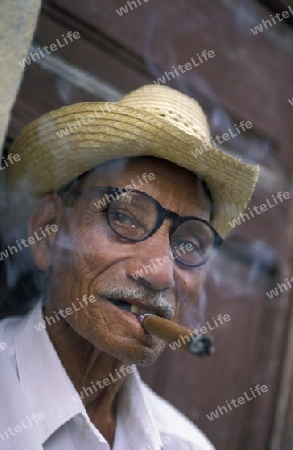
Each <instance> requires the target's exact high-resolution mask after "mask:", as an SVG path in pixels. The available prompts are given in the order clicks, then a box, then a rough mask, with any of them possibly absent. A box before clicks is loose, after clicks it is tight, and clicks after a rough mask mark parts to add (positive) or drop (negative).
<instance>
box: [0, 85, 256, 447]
mask: <svg viewBox="0 0 293 450" xmlns="http://www.w3.org/2000/svg"><path fill="white" fill-rule="evenodd" d="M196 149H197V150H198V149H201V152H197V153H196V155H197V156H196V157H195V155H194V150H196ZM11 154H12V155H19V160H18V161H17V162H15V163H14V164H11V165H10V166H9V167H7V168H6V171H7V177H6V184H7V194H8V196H9V200H10V204H11V215H12V216H13V218H14V221H15V224H19V223H20V220H23V221H24V218H27V223H28V226H27V232H26V235H25V236H21V237H22V238H23V239H22V240H20V239H17V242H16V241H14V247H15V248H16V249H17V252H20V251H21V250H25V251H27V250H26V249H25V248H27V247H28V250H29V251H30V252H31V254H32V259H33V263H34V265H35V267H36V268H37V269H38V270H39V271H40V273H41V272H42V273H43V274H44V275H45V288H44V289H43V292H42V298H41V299H39V300H38V301H36V303H35V305H34V307H33V309H32V310H31V311H30V312H29V313H28V314H26V315H25V316H23V317H21V316H18V317H9V318H6V319H4V320H2V321H1V323H0V342H3V343H4V345H5V350H3V351H1V352H0V359H1V374H0V381H1V383H0V391H1V401H2V411H3V407H4V409H5V414H4V413H3V412H2V413H1V420H0V425H1V426H0V430H3V431H0V442H1V448H7V449H18V448H19V449H25V450H37V449H41V448H44V449H45V450H51V449H52V450H53V449H54V450H58V449H62V450H71V449H74V448H76V449H79V450H82V449H94V448H95V449H105V450H106V449H109V448H113V449H115V450H126V449H127V450H129V449H135V450H144V449H147V450H150V449H152V450H155V449H156V450H159V449H162V448H164V449H165V448H166V449H168V450H175V449H176V450H178V449H182V450H183V449H194V450H195V449H197V450H199V449H201V450H204V449H206V450H207V449H211V448H213V447H212V445H211V444H210V443H209V441H208V440H207V439H206V438H205V436H204V435H203V434H202V433H201V432H200V431H199V430H198V429H197V428H196V427H195V426H194V425H193V424H192V423H191V422H189V421H188V420H187V419H186V418H185V417H184V416H182V414H180V413H179V412H178V411H176V410H175V409H174V408H173V407H172V406H171V405H169V404H168V403H166V402H165V401H164V400H162V399H161V398H159V397H158V396H157V395H156V394H155V393H154V392H152V391H151V390H150V389H149V388H148V387H147V386H146V385H145V384H144V383H143V382H142V381H141V380H140V377H139V375H138V372H137V370H136V367H135V366H136V365H138V366H143V365H147V364H151V363H153V362H154V361H155V360H156V359H157V358H158V356H159V355H160V353H161V352H162V351H163V349H164V346H165V344H164V342H162V341H161V340H159V339H158V338H156V337H155V336H153V335H151V334H147V333H146V332H145V331H144V329H143V327H142V325H141V324H140V322H139V320H138V315H140V314H142V313H150V314H154V315H158V316H161V317H165V318H167V319H172V320H174V321H178V319H179V314H180V306H181V305H182V304H185V303H186V302H187V301H188V302H194V303H196V299H197V296H198V293H199V292H200V290H201V288H202V285H203V283H204V280H205V266H204V263H205V262H206V261H207V260H208V258H209V257H210V256H211V254H212V252H213V250H214V249H215V248H216V247H217V246H218V245H219V244H220V243H221V241H222V237H224V236H225V235H226V234H227V232H228V231H229V225H228V223H229V221H230V220H231V219H232V218H235V217H237V216H238V214H239V213H240V212H241V211H243V209H244V208H245V207H246V206H247V204H248V201H249V199H250V197H251V194H252V192H253V189H254V186H255V183H256V179H257V174H258V168H256V167H253V166H248V165H246V164H244V163H242V162H240V161H238V160H235V159H233V158H231V157H229V156H227V155H224V154H222V153H221V152H220V151H218V150H216V149H215V148H213V147H212V146H211V145H210V137H209V130H208V126H207V122H206V119H205V116H204V114H203V112H202V110H201V108H200V106H199V105H198V104H197V102H195V101H194V100H192V99H190V98H189V97H187V96H185V95H184V94H181V93H179V92H177V91H175V90H173V89H170V88H168V87H163V86H144V87H142V88H140V89H138V90H137V91H134V92H132V93H130V94H129V95H127V96H126V97H124V98H123V99H121V100H120V101H119V102H117V103H107V104H104V103H81V104H76V105H72V106H68V107H64V108H61V109H59V110H57V111H53V112H51V113H49V114H46V115H45V116H43V117H41V118H40V119H38V120H36V121H34V122H33V123H31V124H30V125H29V126H28V127H26V128H25V129H24V130H23V131H22V133H21V134H20V136H19V137H18V138H17V139H16V141H15V142H14V144H13V146H12V148H11ZM24 237H25V239H24ZM7 248H8V247H7ZM9 248H10V250H9V251H10V253H14V252H15V251H14V250H13V242H11V239H10V242H9ZM7 251H8V250H7ZM10 253H7V255H8V256H10ZM8 256H7V261H8ZM167 256H168V258H166V257H167ZM20 300H21V299H20Z"/></svg>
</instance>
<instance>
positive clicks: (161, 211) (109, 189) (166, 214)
mask: <svg viewBox="0 0 293 450" xmlns="http://www.w3.org/2000/svg"><path fill="white" fill-rule="evenodd" d="M89 190H90V191H92V192H95V191H100V190H104V191H105V194H107V195H108V196H110V195H111V196H114V195H117V192H118V196H119V195H121V194H123V193H128V192H135V193H137V194H140V195H143V196H145V197H147V198H148V199H149V200H150V201H151V202H152V203H153V204H154V205H155V209H156V211H157V219H156V223H155V226H154V228H153V229H152V230H151V231H150V232H149V233H147V234H146V235H145V236H144V237H142V238H139V239H135V238H133V239H132V238H129V237H125V236H123V234H121V233H119V232H118V231H117V230H115V229H114V228H113V226H112V224H111V221H110V219H109V214H108V212H109V207H110V204H111V203H112V202H114V201H115V199H114V200H111V201H109V204H108V206H107V207H106V211H107V222H108V225H109V227H110V228H111V230H113V231H114V233H116V234H117V235H118V236H120V237H122V238H124V239H126V240H127V241H130V242H142V241H145V240H147V239H148V238H150V237H151V236H153V235H154V234H155V233H156V231H157V230H158V229H159V228H160V227H161V225H162V223H163V221H164V220H165V219H166V218H170V219H171V220H172V225H171V228H170V231H169V242H170V247H171V249H172V236H173V235H174V233H175V231H176V230H177V228H178V227H179V226H180V225H182V224H183V223H185V222H187V221H188V220H195V221H198V222H202V223H204V224H205V225H206V226H208V227H209V228H210V230H211V231H212V234H213V236H214V242H213V245H212V248H213V250H216V249H217V248H219V247H220V245H221V244H222V243H223V238H222V237H221V236H220V235H219V234H218V232H217V231H216V230H215V228H214V227H213V226H212V225H211V224H210V223H209V222H208V221H207V220H205V219H201V218H200V217H196V216H180V215H179V214H177V213H176V212H174V211H171V210H169V209H166V208H163V206H162V205H161V204H160V203H159V202H158V201H157V200H156V199H155V198H153V197H152V196H151V195H149V194H147V193H146V192H142V191H138V190H136V189H127V188H118V187H114V186H96V187H93V188H89ZM117 198H118V197H117ZM208 259H209V257H207V258H206V259H203V261H201V263H200V264H187V263H184V262H182V261H181V260H180V259H178V261H179V262H180V263H181V264H182V265H184V266H187V267H199V266H202V265H203V264H205V263H206V262H207V261H208Z"/></svg>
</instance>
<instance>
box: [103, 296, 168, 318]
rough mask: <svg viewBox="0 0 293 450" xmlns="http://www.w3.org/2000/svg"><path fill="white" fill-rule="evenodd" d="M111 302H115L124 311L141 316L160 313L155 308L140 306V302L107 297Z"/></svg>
mask: <svg viewBox="0 0 293 450" xmlns="http://www.w3.org/2000/svg"><path fill="white" fill-rule="evenodd" d="M107 300H108V301H109V302H111V303H113V305H115V306H116V307H117V308H119V309H122V310H123V311H128V312H131V313H132V314H134V315H135V316H140V315H142V314H153V315H156V316H159V315H160V314H159V313H158V312H157V311H156V310H155V308H151V307H150V308H146V307H145V306H140V305H138V304H134V303H130V301H125V300H120V299H119V300H118V299H113V298H108V299H107Z"/></svg>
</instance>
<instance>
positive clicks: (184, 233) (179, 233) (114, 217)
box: [89, 186, 223, 267]
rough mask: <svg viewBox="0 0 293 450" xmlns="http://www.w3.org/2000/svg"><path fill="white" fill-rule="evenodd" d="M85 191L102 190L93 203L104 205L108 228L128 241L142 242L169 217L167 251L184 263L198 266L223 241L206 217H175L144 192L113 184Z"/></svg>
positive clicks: (173, 213) (189, 265) (174, 214)
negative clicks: (99, 197) (168, 248)
mask: <svg viewBox="0 0 293 450" xmlns="http://www.w3.org/2000/svg"><path fill="white" fill-rule="evenodd" d="M89 190H90V191H91V192H99V193H101V192H103V193H104V198H103V201H102V200H99V201H98V202H96V203H94V204H95V206H96V207H98V208H100V206H99V205H102V207H103V209H104V210H105V208H106V212H107V220H108V224H109V226H110V228H111V229H112V230H113V231H114V232H115V233H116V234H118V235H119V236H121V237H123V238H125V239H127V240H128V241H133V242H141V241H145V240H146V239H148V238H150V237H151V236H153V234H155V232H156V231H157V230H158V229H159V228H160V226H161V225H162V223H163V221H164V219H166V218H170V219H172V221H173V223H172V226H171V228H170V232H169V239H170V246H171V250H172V253H173V255H174V256H176V260H177V261H179V262H180V263H181V264H183V265H184V266H188V267H198V266H201V265H202V264H204V263H205V262H206V261H207V260H208V259H209V258H210V257H211V255H212V253H213V252H214V250H215V249H216V248H218V247H219V246H220V245H221V244H222V242H223V239H222V238H221V236H220V235H219V234H218V233H217V231H216V230H215V229H214V228H213V227H212V226H211V225H210V223H209V222H207V221H206V220H204V219H201V218H199V217H193V216H185V217H182V216H179V215H178V214H177V213H175V212H173V211H170V210H169V209H165V208H163V207H162V206H161V205H160V203H159V202H158V201H157V200H155V199H154V198H153V197H151V196H150V195H148V194H146V193H145V192H141V191H137V190H129V189H126V188H117V187H113V186H105V187H100V186H97V187H93V188H90V189H89Z"/></svg>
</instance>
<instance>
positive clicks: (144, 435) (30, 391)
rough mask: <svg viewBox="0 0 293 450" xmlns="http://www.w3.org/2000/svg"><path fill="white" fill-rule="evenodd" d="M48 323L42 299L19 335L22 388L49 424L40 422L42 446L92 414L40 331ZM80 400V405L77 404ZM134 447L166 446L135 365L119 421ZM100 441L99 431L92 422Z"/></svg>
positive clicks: (123, 392)
mask: <svg viewBox="0 0 293 450" xmlns="http://www.w3.org/2000/svg"><path fill="white" fill-rule="evenodd" d="M40 323H45V322H44V320H43V316H42V303H41V302H40V301H39V302H38V303H37V305H36V306H35V307H34V309H33V310H32V311H31V312H30V313H29V314H28V316H26V317H25V319H24V321H23V322H22V323H21V326H20V328H19V330H18V332H17V333H16V336H15V357H16V363H17V368H18V375H19V380H20V384H21V386H22V389H23V392H24V395H25V397H26V400H27V402H28V404H29V405H30V407H31V409H32V411H33V412H36V413H43V414H44V416H45V420H42V421H39V422H38V423H37V424H36V428H37V431H38V435H39V437H40V440H41V443H42V445H43V444H44V443H45V442H46V440H47V439H48V438H49V437H50V436H51V435H52V434H53V433H54V432H55V431H56V430H58V429H59V428H60V427H61V426H62V425H64V424H65V423H66V422H67V421H68V420H70V419H72V418H73V417H75V416H76V415H78V414H82V415H83V416H84V417H85V419H86V421H87V422H90V421H89V418H88V415H87V413H86V410H85V408H84V405H83V403H82V402H81V400H80V399H79V397H78V395H77V391H76V390H75V388H74V386H73V384H72V382H71V380H70V378H69V377H68V375H67V373H66V371H65V369H64V367H63V366H62V363H61V361H60V359H59V357H58V355H57V353H56V351H55V349H54V347H53V344H52V342H51V341H50V339H49V336H48V333H47V331H46V329H42V327H41V330H40V331H37V328H36V325H38V324H40ZM77 398H78V401H77ZM118 421H120V425H121V427H122V428H123V430H125V433H126V434H127V436H128V439H129V441H130V442H131V444H132V445H134V448H136V446H137V448H141V447H142V445H144V446H147V445H149V446H150V447H146V448H152V449H154V450H160V449H161V448H162V447H163V445H162V441H161V438H160V434H159V431H158V429H157V427H156V424H155V421H154V418H153V416H152V414H151V411H150V409H149V407H148V404H147V399H146V396H145V392H144V390H143V384H142V381H141V379H140V376H139V373H138V371H137V369H136V367H135V366H133V372H132V373H130V374H129V376H128V378H127V379H126V381H125V383H124V385H123V387H122V389H121V391H120V393H119V403H118V419H117V423H118ZM89 425H90V427H91V428H92V430H93V431H94V432H95V434H96V435H97V437H98V438H99V440H100V441H101V440H102V441H104V442H105V440H104V438H103V436H102V435H101V434H100V433H99V431H98V430H97V429H96V428H95V427H94V426H93V425H92V423H91V422H90V423H89Z"/></svg>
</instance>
